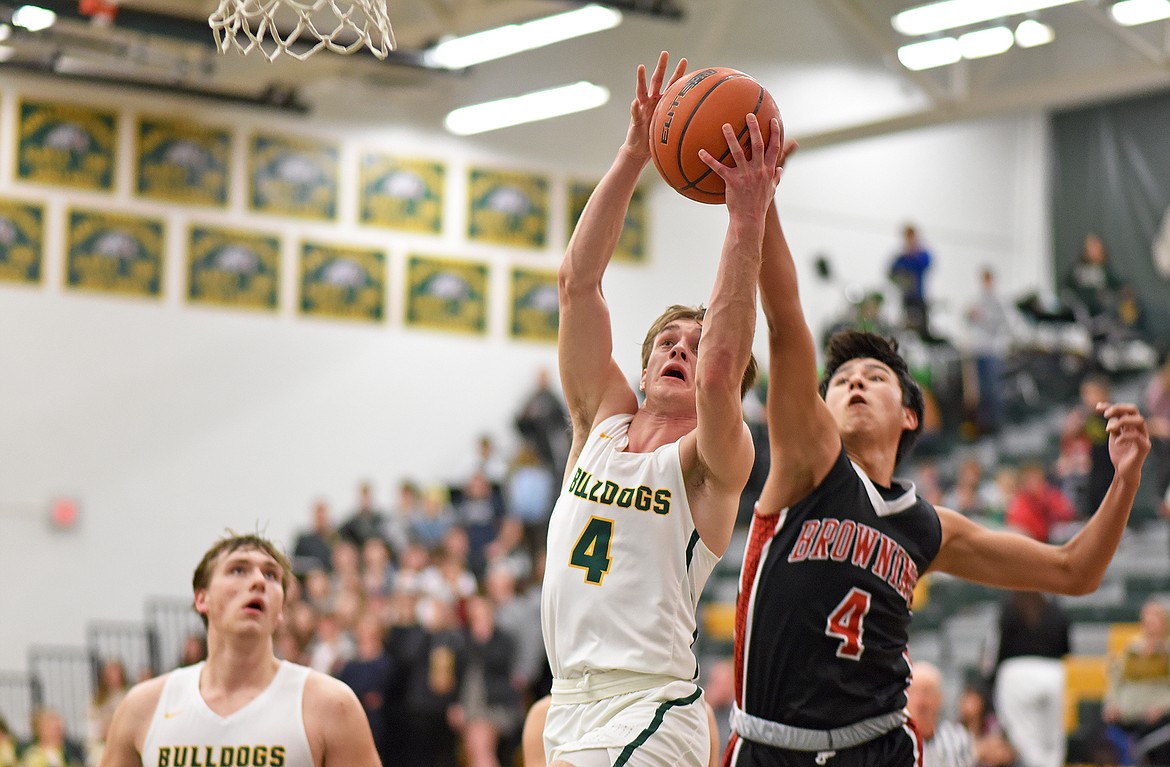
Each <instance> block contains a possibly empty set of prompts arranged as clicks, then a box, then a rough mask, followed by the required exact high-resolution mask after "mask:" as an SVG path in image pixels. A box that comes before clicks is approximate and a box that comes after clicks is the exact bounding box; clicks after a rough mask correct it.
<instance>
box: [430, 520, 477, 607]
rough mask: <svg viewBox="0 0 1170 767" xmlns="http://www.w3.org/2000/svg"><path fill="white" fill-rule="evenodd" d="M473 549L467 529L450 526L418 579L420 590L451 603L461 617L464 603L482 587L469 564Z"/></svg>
mask: <svg viewBox="0 0 1170 767" xmlns="http://www.w3.org/2000/svg"><path fill="white" fill-rule="evenodd" d="M469 551H470V547H469V544H468V540H467V532H466V531H465V530H464V529H463V528H461V527H451V528H449V529H448V530H447V532H446V534H445V535H444V536H443V545H442V547H441V548H440V549H439V550H438V551H436V552H435V554H434V556H433V557H432V558H431V565H430V566H429V567H427V568H426V569H425V570H423V571H422V572H421V573H420V574H419V577H418V580H417V581H416V585H417V587H418V589H419V593H421V594H422V595H423V596H425V597H430V598H432V599H436V600H438V601H440V602H443V603H444V604H447V605H450V606H451V607H452V609H454V610H455V611H456V615H457V616H458V615H459V611H460V610H461V608H462V605H463V603H464V602H465V601H466V600H467V599H469V598H470V597H471V596H472V595H474V594H475V593H476V591H477V589H478V581H477V580H476V578H475V575H474V573H472V572H471V569H470V567H469V566H468V554H469Z"/></svg>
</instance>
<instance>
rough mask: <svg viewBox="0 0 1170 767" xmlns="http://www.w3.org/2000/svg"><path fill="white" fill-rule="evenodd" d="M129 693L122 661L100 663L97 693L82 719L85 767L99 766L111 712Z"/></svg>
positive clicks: (112, 716)
mask: <svg viewBox="0 0 1170 767" xmlns="http://www.w3.org/2000/svg"><path fill="white" fill-rule="evenodd" d="M129 691H130V682H129V680H128V679H127V678H126V667H125V666H124V665H123V664H122V661H120V660H118V659H117V658H109V659H107V660H106V661H105V662H103V663H102V665H101V668H100V669H98V675H97V689H96V690H95V691H94V694H93V698H92V699H90V702H89V708H88V709H87V710H86V716H85V728H86V735H85V757H86V761H87V762H88V763H89V764H91V765H96V764H98V763H99V762H101V760H102V749H103V748H104V747H105V745H106V735H107V734H108V733H109V732H110V722H111V721H112V720H113V718H114V710H115V709H117V708H118V704H119V703H121V702H122V699H123V698H125V697H126V693H128V692H129Z"/></svg>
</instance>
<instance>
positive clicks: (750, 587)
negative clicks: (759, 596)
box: [734, 509, 783, 709]
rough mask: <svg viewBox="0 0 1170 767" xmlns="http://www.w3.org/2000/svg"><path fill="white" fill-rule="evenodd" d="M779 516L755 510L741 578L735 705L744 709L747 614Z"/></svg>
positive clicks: (737, 607) (736, 615) (736, 640)
mask: <svg viewBox="0 0 1170 767" xmlns="http://www.w3.org/2000/svg"><path fill="white" fill-rule="evenodd" d="M782 517H783V512H781V513H780V514H767V515H764V514H761V513H760V511H759V509H756V510H755V512H754V513H753V514H752V522H751V526H750V527H749V528H748V542H747V548H746V549H745V551H744V554H743V569H742V570H741V571H740V574H739V595H738V598H737V599H736V601H735V643H734V644H735V655H734V659H735V661H734V662H735V701H736V703H738V704H739V706H740V708H741V709H742V708H743V692H744V691H743V671H744V669H743V661H744V642H745V640H746V638H747V621H748V613H749V612H750V611H751V606H752V603H753V602H754V601H755V584H756V575H757V573H758V571H759V569H760V561H761V560H762V559H763V556H764V549H766V548H767V546H768V544H769V543H771V542H772V538H773V537H775V535H776V529H777V527H778V526H779V524H780V519H781V518H782Z"/></svg>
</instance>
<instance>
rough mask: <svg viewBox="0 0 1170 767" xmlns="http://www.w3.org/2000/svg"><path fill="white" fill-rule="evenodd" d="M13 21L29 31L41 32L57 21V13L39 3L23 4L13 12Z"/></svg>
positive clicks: (15, 24)
mask: <svg viewBox="0 0 1170 767" xmlns="http://www.w3.org/2000/svg"><path fill="white" fill-rule="evenodd" d="M12 23H13V25H14V26H17V27H24V28H25V29H27V30H28V31H29V32H40V31H41V30H42V29H48V28H49V27H51V26H53V25H54V24H55V23H57V14H55V13H53V12H52V11H50V10H49V9H48V8H41V7H40V6H38V5H22V6H20V7H19V8H17V9H16V10H15V11H13V12H12Z"/></svg>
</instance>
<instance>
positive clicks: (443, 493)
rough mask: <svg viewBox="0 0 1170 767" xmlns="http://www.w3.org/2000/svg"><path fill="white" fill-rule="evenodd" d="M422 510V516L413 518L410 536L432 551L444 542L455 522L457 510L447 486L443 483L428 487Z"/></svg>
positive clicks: (424, 495) (424, 494)
mask: <svg viewBox="0 0 1170 767" xmlns="http://www.w3.org/2000/svg"><path fill="white" fill-rule="evenodd" d="M422 511H423V513H422V515H421V516H418V517H415V518H414V519H412V520H411V523H410V537H411V540H413V541H416V542H417V543H419V544H421V545H422V546H423V548H425V549H426V550H427V551H430V550H432V549H435V548H436V547H438V546H439V544H441V543H442V542H443V536H444V535H446V533H447V529H448V528H450V527H451V526H452V525H453V524H455V512H454V510H453V509H452V508H451V495H450V493H449V492H448V490H447V488H445V487H443V486H442V485H433V486H431V487H429V488H427V490H426V492H425V493H423V506H422Z"/></svg>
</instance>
